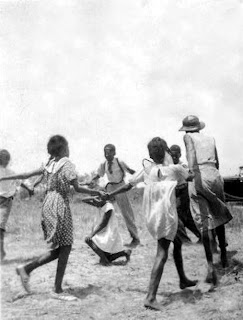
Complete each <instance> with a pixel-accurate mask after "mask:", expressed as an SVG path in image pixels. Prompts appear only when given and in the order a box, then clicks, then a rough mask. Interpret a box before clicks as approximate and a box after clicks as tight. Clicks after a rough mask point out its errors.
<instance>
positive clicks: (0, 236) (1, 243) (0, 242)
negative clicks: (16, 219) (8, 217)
mask: <svg viewBox="0 0 243 320" xmlns="http://www.w3.org/2000/svg"><path fill="white" fill-rule="evenodd" d="M4 232H5V230H4V229H2V228H0V249H1V261H2V260H3V259H4V257H5V255H6V252H5V251H4Z"/></svg>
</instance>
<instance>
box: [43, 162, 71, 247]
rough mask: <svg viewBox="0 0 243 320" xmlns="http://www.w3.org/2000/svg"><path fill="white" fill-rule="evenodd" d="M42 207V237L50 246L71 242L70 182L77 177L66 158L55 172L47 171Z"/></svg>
mask: <svg viewBox="0 0 243 320" xmlns="http://www.w3.org/2000/svg"><path fill="white" fill-rule="evenodd" d="M44 175H45V176H46V178H47V191H46V196H45V199H44V202H43V207H42V222H41V224H42V228H43V232H44V238H45V240H46V241H47V243H49V244H51V246H52V247H59V246H67V245H71V244H72V243H73V221H72V215H71V210H70V206H69V196H70V182H71V181H72V180H74V179H76V178H77V174H76V172H75V169H74V165H73V164H72V163H71V162H70V161H69V160H68V161H67V162H66V163H65V164H64V165H63V166H62V167H61V168H60V169H59V170H58V171H57V172H55V173H49V172H48V171H47V170H45V169H44Z"/></svg>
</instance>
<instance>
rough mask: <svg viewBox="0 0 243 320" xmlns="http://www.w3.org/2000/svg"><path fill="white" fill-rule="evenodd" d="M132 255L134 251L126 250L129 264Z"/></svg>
mask: <svg viewBox="0 0 243 320" xmlns="http://www.w3.org/2000/svg"><path fill="white" fill-rule="evenodd" d="M131 253H132V250H130V249H128V250H125V254H126V263H128V262H129V261H130V257H131Z"/></svg>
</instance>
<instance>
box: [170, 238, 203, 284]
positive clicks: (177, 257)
mask: <svg viewBox="0 0 243 320" xmlns="http://www.w3.org/2000/svg"><path fill="white" fill-rule="evenodd" d="M181 247H182V242H181V239H180V238H179V237H178V236H176V238H175V240H174V250H173V257H174V261H175V266H176V269H177V272H178V275H179V278H180V288H181V289H185V288H188V287H193V286H195V285H196V284H197V282H198V281H197V280H190V279H188V278H187V277H186V275H185V272H184V267H183V259H182V252H181Z"/></svg>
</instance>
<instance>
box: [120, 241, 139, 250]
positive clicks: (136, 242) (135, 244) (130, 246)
mask: <svg viewBox="0 0 243 320" xmlns="http://www.w3.org/2000/svg"><path fill="white" fill-rule="evenodd" d="M138 245H140V240H139V239H132V242H131V243H128V244H125V245H124V246H126V247H129V248H136V247H137V246H138Z"/></svg>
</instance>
